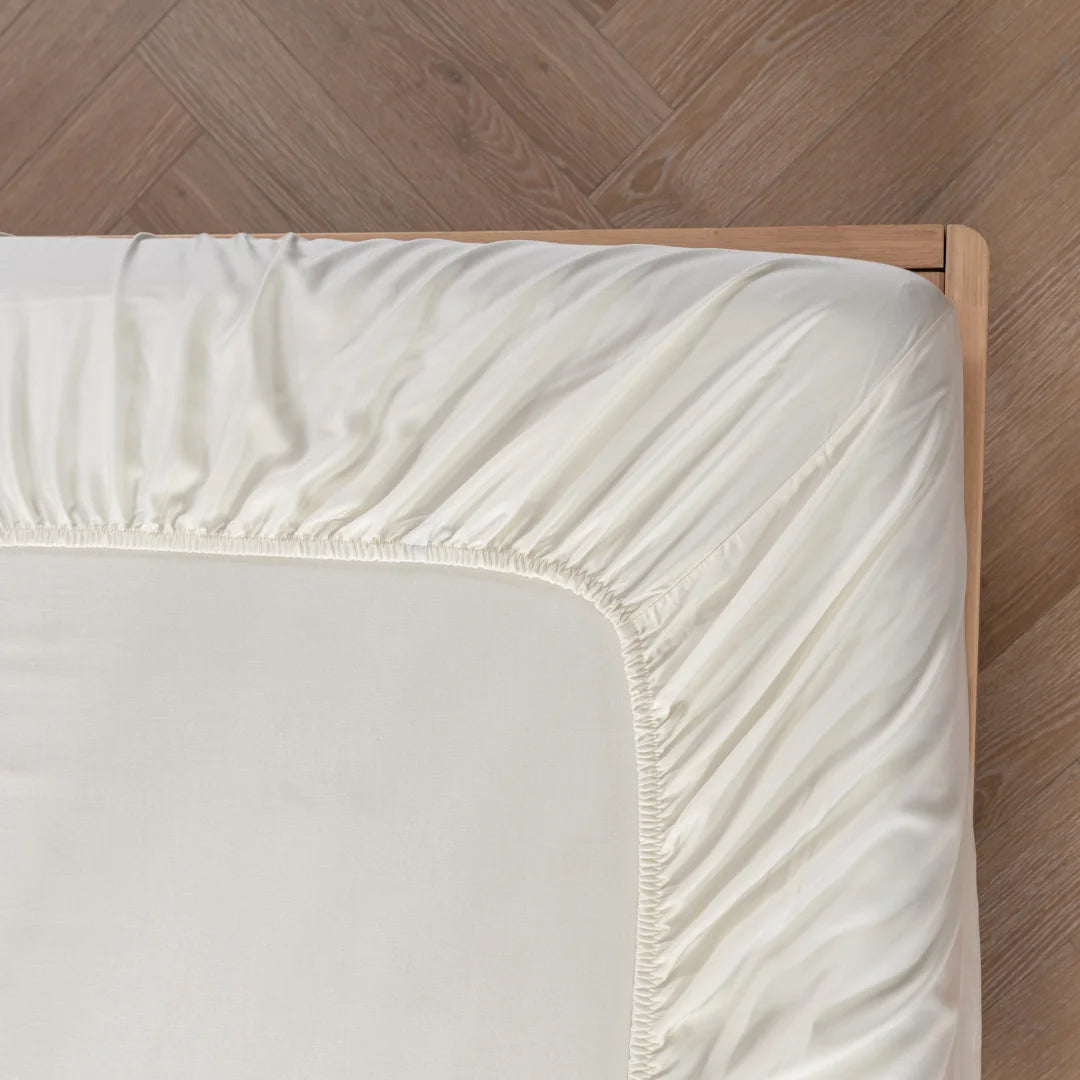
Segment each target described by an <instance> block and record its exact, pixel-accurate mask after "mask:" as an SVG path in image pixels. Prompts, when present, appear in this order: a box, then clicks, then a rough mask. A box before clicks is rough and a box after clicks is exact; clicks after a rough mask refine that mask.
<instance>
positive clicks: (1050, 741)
mask: <svg viewBox="0 0 1080 1080" xmlns="http://www.w3.org/2000/svg"><path fill="white" fill-rule="evenodd" d="M1078 667H1080V589H1074V590H1073V591H1072V592H1070V593H1068V594H1067V595H1066V596H1065V597H1064V598H1063V599H1061V600H1059V601H1058V603H1057V604H1055V605H1054V607H1053V608H1051V609H1050V611H1048V612H1047V613H1046V614H1045V615H1044V616H1043V617H1042V618H1041V619H1040V620H1039V621H1038V622H1037V623H1036V624H1035V625H1034V626H1033V627H1032V628H1031V629H1030V630H1029V631H1028V632H1027V633H1026V634H1024V635H1023V636H1022V637H1020V638H1019V639H1018V640H1017V641H1016V642H1014V643H1013V644H1012V645H1011V646H1009V648H1007V649H1006V650H1005V651H1004V652H1003V653H1001V655H1000V656H998V657H997V658H996V659H994V660H993V662H992V663H991V664H990V665H989V666H988V667H985V668H983V670H982V673H981V674H980V676H979V691H980V694H981V704H980V734H979V739H978V741H977V743H976V769H975V775H976V785H975V829H976V835H977V836H978V837H979V838H980V839H981V838H983V837H985V836H988V835H989V834H990V833H991V832H993V831H994V830H995V829H996V828H998V827H999V826H1000V825H1001V824H1002V823H1003V822H1006V821H1009V820H1011V819H1012V818H1014V817H1015V816H1016V813H1017V812H1018V811H1019V810H1020V809H1021V808H1022V807H1023V806H1024V804H1025V803H1026V802H1028V801H1029V800H1030V799H1031V798H1032V797H1033V796H1035V795H1037V794H1038V793H1039V792H1041V791H1042V790H1043V789H1044V788H1045V787H1046V786H1047V785H1048V784H1050V783H1052V782H1053V780H1054V779H1055V778H1056V777H1057V776H1059V775H1060V774H1061V773H1062V772H1064V770H1065V769H1066V768H1068V767H1069V766H1070V765H1071V764H1072V763H1073V762H1074V761H1076V760H1077V759H1078V758H1080V680H1077V678H1076V670H1077V668H1078Z"/></svg>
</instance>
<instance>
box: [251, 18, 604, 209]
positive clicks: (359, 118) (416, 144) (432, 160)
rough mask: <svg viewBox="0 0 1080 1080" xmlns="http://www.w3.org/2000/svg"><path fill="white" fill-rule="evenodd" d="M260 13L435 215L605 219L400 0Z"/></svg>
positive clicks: (437, 37) (452, 53)
mask: <svg viewBox="0 0 1080 1080" xmlns="http://www.w3.org/2000/svg"><path fill="white" fill-rule="evenodd" d="M259 14H260V16H261V17H262V19H263V21H264V22H265V23H266V25H267V26H268V27H269V28H270V30H272V31H273V33H274V34H275V35H276V36H277V37H278V39H279V40H280V41H281V42H282V43H283V44H284V45H285V47H286V48H287V49H288V50H289V52H290V53H291V54H292V55H293V56H294V57H295V58H296V59H297V60H298V61H299V62H300V63H301V64H303V65H304V66H305V67H306V68H307V69H308V70H309V71H311V72H312V73H313V74H314V75H315V77H316V78H317V79H318V80H319V82H320V83H321V85H322V87H323V88H324V89H325V90H326V92H327V93H328V94H329V95H330V96H331V97H332V98H333V99H334V101H336V102H337V104H338V105H340V106H341V108H342V109H343V110H344V111H345V112H346V113H347V114H348V116H349V117H350V118H351V119H352V121H353V122H354V123H355V124H356V125H357V126H358V127H360V128H362V129H363V130H364V131H365V133H366V134H367V136H368V137H369V139H370V140H371V141H372V142H373V143H376V144H377V145H378V146H380V147H381V148H382V149H383V150H384V151H385V153H386V155H387V157H388V158H389V159H390V160H391V161H392V162H393V163H394V165H395V166H396V167H397V168H398V170H399V171H400V172H401V174H402V175H404V176H407V177H408V178H409V180H410V181H411V182H412V184H413V186H414V187H415V188H416V189H417V191H419V192H420V193H421V194H422V195H423V197H424V198H425V199H426V200H427V201H428V202H429V203H430V204H431V205H432V206H433V207H434V208H435V209H436V211H437V212H438V213H439V215H440V216H441V217H442V218H443V219H444V220H446V221H451V222H462V223H466V224H468V225H470V226H489V227H492V228H499V227H507V226H522V225H523V226H529V225H535V226H544V225H552V226H561V227H564V228H573V227H577V226H580V225H602V224H603V223H604V220H603V218H602V216H601V215H600V213H599V211H597V210H596V209H595V208H594V207H593V206H592V204H591V203H590V202H589V201H588V199H587V198H586V197H585V195H584V194H582V192H581V191H579V190H578V188H577V187H575V186H574V184H573V183H572V181H571V180H570V179H569V178H568V177H567V176H566V175H564V174H563V172H562V171H560V168H559V167H558V165H557V164H556V163H555V162H553V161H551V160H550V159H549V158H548V156H547V155H546V154H545V153H544V152H543V150H541V149H539V148H538V147H537V146H536V145H535V144H534V143H533V141H532V140H531V139H530V138H529V136H528V135H526V134H524V133H523V132H522V131H521V129H520V128H519V127H518V125H517V124H516V123H515V122H514V120H512V119H511V118H510V117H509V116H508V115H507V113H506V112H505V111H504V110H503V109H502V107H501V106H500V105H499V104H498V103H497V102H496V101H495V99H494V98H493V97H492V96H491V95H490V94H489V93H488V91H487V90H486V89H485V87H484V86H483V85H482V83H481V82H480V81H479V80H477V79H476V78H474V77H473V75H472V74H471V72H470V71H469V69H468V68H467V67H466V66H465V65H464V64H462V63H461V62H460V61H459V59H458V58H457V57H456V55H455V54H454V52H452V51H451V50H450V49H449V48H448V47H447V46H446V44H445V43H444V42H443V41H442V40H441V38H440V36H439V35H436V34H434V33H432V32H431V31H430V30H429V29H428V28H427V26H426V24H425V23H424V22H423V21H421V20H420V19H419V18H418V17H417V16H416V15H415V14H414V13H413V12H412V11H411V10H410V8H409V7H408V6H407V5H405V4H402V3H400V2H398V0H389V2H388V0H366V2H365V3H363V4H360V3H357V2H356V0H311V2H309V3H307V4H305V5H304V6H303V7H300V6H298V5H297V4H295V3H293V2H292V0H263V3H261V4H260V5H259ZM403 131H407V132H409V137H408V138H402V137H401V133H402V132H403Z"/></svg>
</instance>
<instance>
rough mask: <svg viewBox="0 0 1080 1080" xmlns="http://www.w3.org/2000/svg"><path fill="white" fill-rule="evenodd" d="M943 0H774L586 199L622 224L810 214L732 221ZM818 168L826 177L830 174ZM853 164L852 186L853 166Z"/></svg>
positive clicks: (863, 147) (929, 21)
mask: <svg viewBox="0 0 1080 1080" xmlns="http://www.w3.org/2000/svg"><path fill="white" fill-rule="evenodd" d="M946 3H947V0H911V2H909V3H904V4H897V3H895V2H893V0H866V2H864V3H861V4H858V5H852V4H851V3H850V0H799V2H797V3H791V4H785V5H783V6H782V7H781V8H779V9H778V11H777V13H776V14H775V15H774V17H773V18H771V19H768V20H766V21H764V22H763V24H762V25H761V26H760V27H759V28H758V30H757V32H756V33H755V34H754V35H753V36H752V37H751V38H749V39H748V40H747V41H746V43H745V44H744V45H742V46H740V47H739V48H738V49H737V50H736V51H735V52H734V53H733V54H732V55H731V56H730V57H729V58H728V59H727V60H726V61H725V62H723V63H722V64H721V65H720V66H719V67H718V68H717V70H716V71H715V72H714V74H713V75H711V76H710V77H709V79H708V80H706V82H705V83H703V84H702V86H701V87H700V89H699V90H698V91H697V92H696V93H694V94H693V95H692V96H691V97H690V98H689V99H688V100H687V101H686V103H685V104H684V105H683V106H682V107H681V108H680V109H679V110H678V111H677V112H676V113H675V114H674V115H673V116H672V117H671V119H670V120H668V121H667V123H665V124H664V126H663V127H662V128H661V129H660V130H659V131H658V132H657V134H656V135H654V136H652V137H651V138H649V139H647V140H646V141H645V142H644V143H643V144H642V145H641V147H640V148H639V149H638V150H636V151H635V152H634V153H633V154H632V155H631V156H630V157H629V158H628V159H627V160H626V161H625V162H624V163H623V164H622V165H621V166H620V167H619V168H618V169H616V170H615V172H613V173H612V174H611V176H609V177H608V179H607V180H605V181H604V182H603V183H602V184H601V185H600V186H599V187H598V188H597V189H596V191H595V192H594V193H593V196H592V198H593V202H594V203H595V204H596V205H597V206H598V207H599V208H600V210H601V211H603V213H604V215H605V216H606V217H607V218H608V220H609V221H611V222H612V223H613V224H616V225H625V226H629V225H639V226H644V225H677V224H679V225H681V224H686V223H687V221H693V220H697V221H709V222H717V223H729V224H736V223H737V224H772V223H775V222H777V221H799V220H803V221H806V220H814V218H813V217H806V216H804V215H801V214H799V213H795V214H792V213H790V212H788V211H787V210H786V208H785V212H784V213H780V214H778V215H774V216H773V217H772V218H771V220H766V219H765V218H763V217H762V216H761V215H758V216H757V217H756V219H755V220H754V221H753V222H750V221H744V220H741V219H740V220H738V221H737V222H736V220H735V219H736V217H737V216H738V215H739V212H740V211H741V210H742V209H743V207H745V206H746V205H747V204H748V203H750V202H751V201H752V200H753V199H754V197H755V196H756V195H757V194H758V193H759V192H760V191H761V190H762V189H763V188H765V187H766V186H767V185H768V184H769V182H770V181H772V180H773V178H774V177H776V175H777V174H778V173H780V172H781V171H782V170H783V169H784V168H785V167H786V166H788V165H789V164H790V163H791V162H793V161H794V160H795V159H796V158H797V157H798V156H799V155H800V154H801V153H803V152H804V151H806V150H808V149H809V148H810V147H811V146H812V145H814V143H815V141H816V140H817V139H819V138H820V137H821V135H822V133H823V132H824V131H825V130H826V129H827V128H828V127H829V126H830V125H831V124H833V123H835V122H836V121H837V120H838V119H839V118H840V117H841V116H842V115H843V114H844V112H845V111H846V110H847V109H848V108H849V107H850V106H851V105H853V104H854V103H855V101H856V100H858V98H859V97H860V96H861V95H862V94H863V93H864V92H865V91H866V89H867V87H868V86H870V85H871V84H872V83H873V82H874V80H875V79H877V78H878V77H879V76H881V75H882V73H883V72H885V71H886V70H887V69H888V68H889V67H890V66H891V65H892V64H893V63H894V62H895V61H896V60H897V59H898V58H899V57H900V56H901V55H903V53H904V51H905V50H906V49H908V48H909V47H910V46H911V45H912V44H914V42H915V41H917V40H918V39H919V37H921V36H922V35H923V34H924V33H926V32H927V31H928V30H929V29H930V28H931V27H932V26H933V25H934V23H935V21H936V20H937V18H938V17H939V15H940V14H941V11H942V10H943V7H944V5H945V4H946ZM852 41H858V42H859V43H860V47H859V48H852V47H851V43H852ZM859 149H860V153H861V154H864V155H865V154H868V153H870V154H872V153H873V142H872V141H868V140H867V139H865V138H864V139H863V141H862V142H861V143H860V144H859ZM819 168H820V169H823V170H824V176H825V177H826V178H827V182H829V183H831V182H832V180H833V179H835V177H834V176H833V171H832V170H830V169H829V168H827V167H825V166H823V165H821V164H820V163H819ZM852 169H853V173H854V174H855V175H854V177H852V178H851V180H850V182H851V183H852V184H854V183H857V180H856V179H855V177H857V176H858V174H859V172H860V168H859V164H858V163H856V164H855V165H854V166H852ZM818 181H819V183H820V182H822V180H821V178H820V177H819V178H818ZM835 205H836V206H838V207H842V206H843V203H842V202H840V201H837V202H836V203H835ZM839 216H843V215H842V214H838V215H836V216H834V218H833V219H832V220H833V221H836V220H837V217H839ZM819 220H820V219H819ZM863 220H866V219H865V218H863ZM884 220H895V218H892V219H884Z"/></svg>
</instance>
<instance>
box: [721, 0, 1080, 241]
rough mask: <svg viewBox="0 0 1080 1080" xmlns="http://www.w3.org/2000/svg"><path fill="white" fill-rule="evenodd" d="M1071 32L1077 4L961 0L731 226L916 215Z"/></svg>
mask: <svg viewBox="0 0 1080 1080" xmlns="http://www.w3.org/2000/svg"><path fill="white" fill-rule="evenodd" d="M896 7H897V10H898V13H899V12H901V11H903V10H904V9H905V5H902V4H900V5H896ZM1078 34H1080V5H1077V4H1063V3H1060V2H1059V0H1033V2H1031V3H1025V4H1017V3H1016V2H1015V0H985V2H982V3H975V2H971V0H968V2H964V0H962V2H960V3H958V4H956V6H955V7H954V8H953V9H952V10H951V11H950V12H949V13H948V14H947V15H946V16H945V17H944V19H942V21H941V23H940V24H939V25H937V26H935V28H934V32H933V33H932V34H928V35H927V36H926V37H925V38H923V39H922V40H921V41H920V42H919V44H918V46H917V47H914V48H912V49H910V51H908V52H907V53H906V55H904V56H903V57H902V58H901V59H900V60H899V62H898V63H896V64H895V65H894V66H892V67H891V68H890V69H889V70H888V71H887V72H885V73H884V74H883V75H882V77H881V78H880V79H879V80H878V82H876V83H875V84H874V85H873V86H872V87H871V88H870V89H869V90H868V91H867V92H866V94H865V95H864V96H863V97H862V98H861V99H860V100H859V101H858V103H857V105H855V107H854V108H852V109H851V110H850V111H849V112H848V113H847V114H846V115H845V116H843V117H842V118H841V119H840V120H839V122H838V123H836V124H835V126H833V127H832V128H831V129H830V130H829V131H828V132H827V133H825V134H824V135H823V136H822V137H821V138H820V139H819V140H818V141H817V142H816V143H815V144H814V145H813V146H812V147H810V148H808V149H807V151H806V153H804V154H803V155H802V156H801V157H800V158H799V159H798V160H797V161H796V162H794V163H793V164H792V165H791V166H790V167H789V168H788V169H786V170H785V171H784V172H783V173H782V174H781V175H779V176H778V177H777V179H776V180H775V181H774V182H773V183H772V184H770V185H768V186H767V187H765V188H764V190H762V191H760V192H759V193H758V194H757V195H756V197H755V198H754V199H753V200H752V201H750V202H749V204H748V205H747V206H746V207H745V208H744V209H742V210H741V211H740V213H739V214H738V216H737V218H736V222H737V223H738V224H743V225H749V224H752V223H754V222H756V221H762V220H769V219H770V217H771V215H774V214H776V213H777V212H782V213H784V214H785V215H786V218H785V220H791V219H792V218H793V217H794V218H795V219H798V220H807V219H811V220H816V221H837V220H844V221H897V220H909V221H910V220H912V218H913V216H914V215H915V212H916V211H917V210H918V208H919V207H922V206H924V205H925V204H926V203H927V201H928V200H929V199H930V198H931V197H932V195H933V194H934V192H935V191H937V190H938V189H939V188H941V187H942V186H943V185H944V184H945V183H946V182H947V181H948V179H949V177H950V176H951V174H952V172H953V171H954V170H955V169H956V167H957V165H958V164H959V163H961V162H963V161H965V160H967V159H968V158H969V157H970V156H971V155H972V154H973V153H975V152H976V151H977V150H978V148H979V147H980V146H981V145H982V144H983V143H984V142H985V141H986V140H987V139H988V138H989V137H990V136H991V135H992V134H993V133H994V131H995V130H996V129H997V128H998V127H999V126H1001V125H1002V124H1004V123H1006V122H1007V120H1008V118H1009V117H1010V116H1011V115H1012V114H1013V113H1014V112H1015V111H1016V109H1017V108H1018V107H1020V106H1021V105H1022V103H1023V102H1024V101H1026V100H1027V99H1028V98H1030V97H1031V96H1032V94H1034V93H1036V92H1037V90H1038V88H1039V87H1040V85H1042V83H1043V82H1044V81H1045V80H1046V79H1047V78H1049V77H1051V71H1052V68H1051V65H1048V63H1047V58H1048V57H1051V56H1056V55H1058V54H1059V53H1061V52H1062V48H1063V45H1065V46H1068V44H1069V43H1075V42H1076V40H1077V36H1078ZM1063 62H1065V63H1069V62H1071V63H1076V58H1075V57H1072V58H1071V59H1064V60H1063ZM950 210H951V211H953V212H955V208H950ZM990 239H991V241H992V242H994V243H995V247H996V241H995V238H994V237H993V235H991V236H990Z"/></svg>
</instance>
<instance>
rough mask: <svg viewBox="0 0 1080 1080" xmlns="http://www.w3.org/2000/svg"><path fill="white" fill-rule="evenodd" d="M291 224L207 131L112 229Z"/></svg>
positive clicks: (260, 228)
mask: <svg viewBox="0 0 1080 1080" xmlns="http://www.w3.org/2000/svg"><path fill="white" fill-rule="evenodd" d="M0 198H2V196H0ZM290 224H291V219H290V217H289V215H288V214H286V213H285V211H284V210H281V209H279V208H278V207H277V206H276V205H275V204H274V203H273V202H272V201H271V200H270V199H269V197H268V196H266V195H264V194H263V192H262V191H261V190H260V189H259V188H258V187H256V185H255V184H254V183H252V182H251V181H250V180H248V179H247V177H245V176H244V175H243V173H238V172H236V170H235V169H234V168H233V163H232V161H231V159H230V158H229V156H228V154H226V153H225V151H224V150H222V149H221V147H219V146H218V145H217V144H216V143H215V142H214V141H213V140H212V139H211V138H210V137H209V136H208V135H203V136H201V137H200V138H199V140H198V141H197V142H196V143H195V144H194V145H193V146H191V147H190V148H189V149H188V150H187V151H186V152H185V153H184V154H183V155H182V156H181V157H180V158H179V160H177V161H176V162H175V163H174V164H173V165H172V166H171V167H170V168H169V169H168V170H166V172H165V173H164V174H163V175H162V176H161V177H160V178H159V179H158V180H157V182H156V183H155V184H154V185H153V186H152V187H150V189H149V190H147V191H145V192H143V194H142V195H141V196H140V197H139V199H138V201H137V202H136V203H135V204H134V205H133V206H132V207H131V208H130V210H129V211H128V213H127V214H126V215H125V216H124V218H123V219H122V220H121V221H120V222H117V223H116V224H115V225H114V226H113V228H112V229H111V230H110V231H111V232H114V233H123V232H128V233H132V232H155V233H195V232H235V231H237V230H238V229H242V230H243V231H246V232H287V231H288V230H289V227H290Z"/></svg>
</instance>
